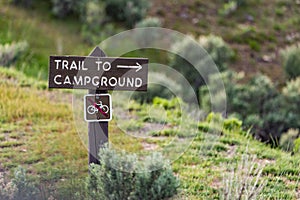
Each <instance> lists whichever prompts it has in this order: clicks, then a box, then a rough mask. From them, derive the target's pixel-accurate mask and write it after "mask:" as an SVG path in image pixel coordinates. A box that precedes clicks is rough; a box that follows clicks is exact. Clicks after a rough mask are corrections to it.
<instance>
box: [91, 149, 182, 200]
mask: <svg viewBox="0 0 300 200" xmlns="http://www.w3.org/2000/svg"><path fill="white" fill-rule="evenodd" d="M99 156H100V163H101V165H91V166H90V176H89V178H88V179H87V181H86V183H87V188H88V190H89V191H88V193H89V197H90V198H91V199H136V200H137V199H145V200H147V199H149V200H150V199H155V200H156V199H157V200H159V199H165V198H168V197H172V196H173V195H174V194H176V192H177V187H178V179H177V178H176V177H175V176H174V175H173V172H172V170H171V167H170V165H169V164H168V162H167V161H166V160H165V159H164V158H163V157H162V155H161V154H158V153H154V154H152V155H150V156H147V157H146V158H145V159H144V161H143V162H142V161H138V159H137V157H136V156H135V155H128V154H126V153H125V152H122V153H117V152H116V151H114V150H112V149H108V148H103V149H100V152H99Z"/></svg>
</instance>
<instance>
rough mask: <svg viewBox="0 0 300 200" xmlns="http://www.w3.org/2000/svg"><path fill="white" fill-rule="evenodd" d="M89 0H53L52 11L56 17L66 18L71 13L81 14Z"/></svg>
mask: <svg viewBox="0 0 300 200" xmlns="http://www.w3.org/2000/svg"><path fill="white" fill-rule="evenodd" d="M87 2H88V0H51V3H52V13H53V15H54V16H56V17H60V18H64V17H66V16H68V15H70V14H75V15H77V16H79V17H80V16H81V15H82V13H83V12H84V10H85V7H86V4H87Z"/></svg>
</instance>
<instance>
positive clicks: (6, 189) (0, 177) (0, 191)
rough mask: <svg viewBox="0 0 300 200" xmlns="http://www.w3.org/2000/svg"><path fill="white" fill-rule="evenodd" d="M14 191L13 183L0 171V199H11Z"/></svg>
mask: <svg viewBox="0 0 300 200" xmlns="http://www.w3.org/2000/svg"><path fill="white" fill-rule="evenodd" d="M15 192H16V187H15V185H14V184H13V183H12V182H11V181H9V180H7V179H6V177H5V176H4V173H2V172H0V199H6V200H12V199H13V197H14V194H15Z"/></svg>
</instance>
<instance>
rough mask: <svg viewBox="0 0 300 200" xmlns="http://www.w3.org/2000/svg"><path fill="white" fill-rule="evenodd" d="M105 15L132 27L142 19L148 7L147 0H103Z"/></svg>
mask: <svg viewBox="0 0 300 200" xmlns="http://www.w3.org/2000/svg"><path fill="white" fill-rule="evenodd" d="M104 2H105V9H106V15H107V16H109V17H111V18H112V19H113V20H115V21H121V22H125V23H126V24H127V26H128V27H133V26H134V25H135V24H136V23H137V22H139V21H140V20H142V19H143V18H144V17H145V16H146V13H147V10H148V8H149V2H148V1H147V0H104Z"/></svg>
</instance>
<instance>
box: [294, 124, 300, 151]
mask: <svg viewBox="0 0 300 200" xmlns="http://www.w3.org/2000/svg"><path fill="white" fill-rule="evenodd" d="M298 132H299V130H298ZM293 152H294V153H296V154H299V153H300V137H299V138H297V139H296V140H295V141H294V149H293Z"/></svg>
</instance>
